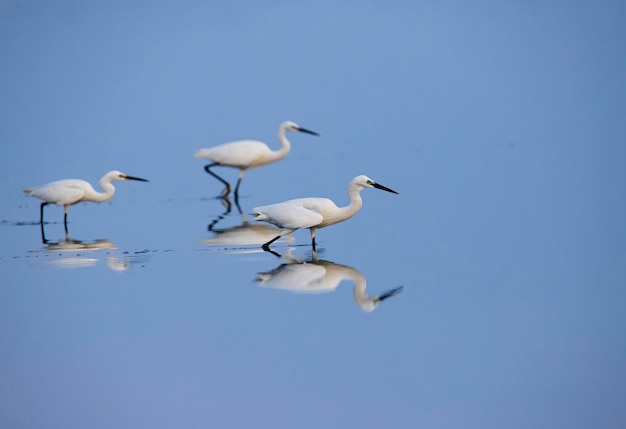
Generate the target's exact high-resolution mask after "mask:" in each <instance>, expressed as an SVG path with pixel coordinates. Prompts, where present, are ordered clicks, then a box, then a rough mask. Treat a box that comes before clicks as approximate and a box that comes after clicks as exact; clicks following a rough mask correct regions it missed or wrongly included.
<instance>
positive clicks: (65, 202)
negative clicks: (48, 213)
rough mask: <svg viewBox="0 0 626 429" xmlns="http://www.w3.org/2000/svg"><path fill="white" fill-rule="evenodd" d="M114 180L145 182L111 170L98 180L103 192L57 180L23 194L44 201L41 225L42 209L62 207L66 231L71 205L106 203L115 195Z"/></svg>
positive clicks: (72, 181)
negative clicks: (55, 206)
mask: <svg viewBox="0 0 626 429" xmlns="http://www.w3.org/2000/svg"><path fill="white" fill-rule="evenodd" d="M114 180H139V181H142V182H147V180H146V179H140V178H139V177H133V176H128V175H126V174H124V173H121V172H119V171H116V170H113V171H109V172H108V173H107V174H105V175H104V176H103V177H102V179H100V187H101V188H102V189H103V190H104V192H98V191H96V190H95V189H94V188H93V186H91V184H90V183H89V182H86V181H84V180H79V179H65V180H57V181H56V182H51V183H48V184H46V185H43V186H38V187H36V188H29V189H24V193H25V194H26V195H28V196H30V197H36V198H39V199H41V200H44V202H43V203H41V208H40V212H39V221H40V222H41V224H42V225H43V208H44V207H45V206H46V205H48V204H56V205H59V206H64V208H65V215H64V216H63V224H64V225H65V230H66V231H67V212H68V210H69V208H70V206H71V205H73V204H76V203H80V202H83V201H92V202H95V203H102V202H105V201H108V200H110V199H111V197H113V194H114V193H115V187H114V186H113V185H112V184H111V182H112V181H114Z"/></svg>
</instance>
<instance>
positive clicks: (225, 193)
mask: <svg viewBox="0 0 626 429" xmlns="http://www.w3.org/2000/svg"><path fill="white" fill-rule="evenodd" d="M215 165H220V164H218V163H217V162H214V163H213V164H208V165H205V166H204V170H205V171H206V172H207V173H209V174H210V175H211V176H213V177H215V178H216V179H217V180H219V181H220V182H222V183H223V184H224V186H225V188H224V190H223V191H222V198H224V197H226V196H228V194H230V184H229V183H228V182H227V181H226V180H224V179H222V178H221V177H220V176H218V175H217V174H215V173H214V172H212V171H211V167H213V166H215Z"/></svg>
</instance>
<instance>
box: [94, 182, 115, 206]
mask: <svg viewBox="0 0 626 429" xmlns="http://www.w3.org/2000/svg"><path fill="white" fill-rule="evenodd" d="M100 187H101V188H102V190H103V191H104V192H97V191H95V190H94V193H93V195H91V198H90V199H91V200H92V201H94V202H97V203H103V202H105V201H109V200H110V199H111V198H112V197H113V194H115V186H113V184H111V182H110V181H109V180H106V179H102V180H100Z"/></svg>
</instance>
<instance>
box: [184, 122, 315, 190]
mask: <svg viewBox="0 0 626 429" xmlns="http://www.w3.org/2000/svg"><path fill="white" fill-rule="evenodd" d="M287 131H300V132H302V133H307V134H312V135H314V136H318V135H319V134H317V133H316V132H314V131H310V130H307V129H304V128H302V127H300V126H299V125H298V124H296V123H294V122H291V121H286V122H283V123H282V124H281V125H280V128H279V129H278V140H280V143H281V145H282V146H281V148H280V149H278V150H275V151H273V150H271V149H270V148H269V147H268V146H267V145H266V144H265V143H263V142H260V141H256V140H240V141H234V142H230V143H224V144H221V145H219V146H215V147H212V148H208V149H199V150H198V151H196V154H195V157H196V158H206V159H209V160H211V161H213V162H212V163H211V164H208V165H206V166H205V167H204V169H205V170H206V172H207V173H209V174H210V175H211V176H213V177H215V178H216V179H217V180H219V181H220V182H222V183H223V184H224V185H225V188H224V190H223V191H222V197H226V196H227V195H228V194H230V184H229V183H228V182H227V181H226V180H224V179H223V178H221V177H220V176H218V175H217V174H216V173H214V172H213V171H211V167H216V166H223V167H233V168H238V169H239V179H238V180H237V185H236V186H235V201H237V200H238V192H239V185H240V184H241V179H242V178H243V176H244V174H245V173H246V170H247V169H248V168H256V167H260V166H262V165H266V164H270V163H272V162H275V161H278V160H281V159H283V158H284V157H285V156H287V154H288V153H289V151H290V150H291V144H290V143H289V140H287V137H285V133H286V132H287Z"/></svg>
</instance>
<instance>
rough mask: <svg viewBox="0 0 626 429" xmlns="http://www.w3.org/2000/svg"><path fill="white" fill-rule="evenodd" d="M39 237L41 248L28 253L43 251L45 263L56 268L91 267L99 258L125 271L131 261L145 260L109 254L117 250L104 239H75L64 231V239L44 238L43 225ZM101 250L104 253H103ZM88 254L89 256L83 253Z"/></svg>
mask: <svg viewBox="0 0 626 429" xmlns="http://www.w3.org/2000/svg"><path fill="white" fill-rule="evenodd" d="M41 239H42V242H43V244H45V246H44V247H43V248H42V249H36V250H31V251H30V253H44V254H47V255H49V256H50V257H49V258H46V259H42V262H44V263H46V264H47V265H50V266H53V267H58V268H83V267H93V266H94V265H96V264H97V263H98V261H100V260H104V261H105V263H106V264H107V267H109V268H110V269H111V270H113V271H125V270H127V269H128V268H129V267H130V266H131V265H132V264H133V263H137V262H143V261H145V257H134V256H129V255H111V254H110V251H114V250H117V246H116V245H115V243H113V242H111V241H109V240H107V239H104V238H100V239H95V240H77V239H74V238H71V237H70V235H69V233H68V232H66V233H65V239H62V240H57V241H51V240H48V239H46V238H45V235H44V229H43V225H42V227H41ZM103 251H106V253H104V254H103ZM86 253H87V254H88V255H89V256H87V255H85V254H86Z"/></svg>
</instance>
